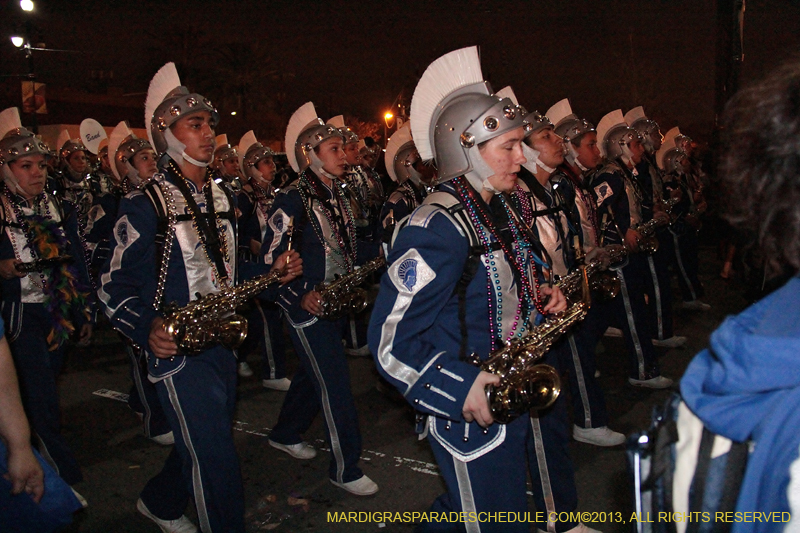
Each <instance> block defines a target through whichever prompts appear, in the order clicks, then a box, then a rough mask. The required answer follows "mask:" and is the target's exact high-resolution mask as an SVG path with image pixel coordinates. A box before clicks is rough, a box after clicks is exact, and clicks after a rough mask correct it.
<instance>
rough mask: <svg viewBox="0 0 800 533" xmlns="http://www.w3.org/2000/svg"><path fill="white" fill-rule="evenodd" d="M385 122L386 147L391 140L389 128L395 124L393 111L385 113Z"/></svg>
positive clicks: (384, 145) (384, 141)
mask: <svg viewBox="0 0 800 533" xmlns="http://www.w3.org/2000/svg"><path fill="white" fill-rule="evenodd" d="M383 124H384V128H383V147H384V148H386V144H387V143H388V142H389V130H390V129H392V126H394V115H393V114H392V112H391V111H387V112H386V113H384V115H383Z"/></svg>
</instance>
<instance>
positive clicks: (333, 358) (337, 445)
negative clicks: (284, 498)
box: [270, 320, 363, 483]
mask: <svg viewBox="0 0 800 533" xmlns="http://www.w3.org/2000/svg"><path fill="white" fill-rule="evenodd" d="M342 327H343V320H335V321H331V320H317V321H316V322H314V323H313V324H311V325H309V326H306V327H303V328H294V327H291V325H290V327H289V331H290V334H291V336H292V342H293V343H294V347H295V351H296V352H297V355H298V357H299V358H300V368H299V370H298V371H297V373H296V374H295V375H294V377H293V378H292V385H291V387H289V391H288V392H287V393H286V399H285V400H284V402H283V407H281V412H280V415H279V416H278V423H277V424H276V425H275V427H274V428H273V430H272V433H271V434H270V439H272V440H273V441H275V442H278V443H281V444H297V443H300V442H302V440H303V438H302V435H303V434H304V433H305V432H306V431H307V430H308V428H309V427H310V426H311V423H312V422H313V421H314V418H315V417H316V416H317V413H319V410H320V407H321V408H322V412H323V414H324V417H325V418H324V423H325V430H326V437H327V441H328V446H330V449H331V455H332V457H331V463H330V468H329V474H328V475H329V476H330V478H331V479H333V480H334V481H337V482H339V483H347V482H349V481H355V480H356V479H358V478H360V477H361V476H362V475H363V473H362V472H361V469H360V468H359V467H358V460H359V458H360V457H361V432H360V430H359V427H358V414H357V412H356V406H355V402H354V400H353V392H352V390H351V388H350V369H349V367H348V365H347V359H346V357H345V355H344V349H343V348H342V333H341V332H342Z"/></svg>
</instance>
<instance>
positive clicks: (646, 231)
mask: <svg viewBox="0 0 800 533" xmlns="http://www.w3.org/2000/svg"><path fill="white" fill-rule="evenodd" d="M677 203H678V201H677V200H676V199H674V198H670V199H669V200H664V201H662V204H663V205H664V210H665V212H666V213H667V219H666V220H664V219H662V218H652V219H650V220H648V221H647V222H645V223H644V224H638V225H636V226H635V227H634V228H633V229H635V230H636V231H638V232H639V233H640V234H641V236H642V240H641V241H639V250H640V251H642V252H644V253H646V254H648V255H651V254H654V253H656V252H657V251H658V238H657V237H656V231H657V230H658V229H659V228H662V227H664V226H666V225H667V224H669V223H670V222H669V221H670V217H671V215H672V208H673V207H675V205H676V204H677Z"/></svg>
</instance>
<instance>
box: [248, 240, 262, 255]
mask: <svg viewBox="0 0 800 533" xmlns="http://www.w3.org/2000/svg"><path fill="white" fill-rule="evenodd" d="M250 251H251V252H252V253H253V255H258V254H260V253H261V243H260V242H258V241H257V240H255V239H250Z"/></svg>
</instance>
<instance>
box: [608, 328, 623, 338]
mask: <svg viewBox="0 0 800 533" xmlns="http://www.w3.org/2000/svg"><path fill="white" fill-rule="evenodd" d="M604 335H605V336H606V337H622V330H621V329H619V328H608V329H607V330H606V332H605V333H604Z"/></svg>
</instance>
